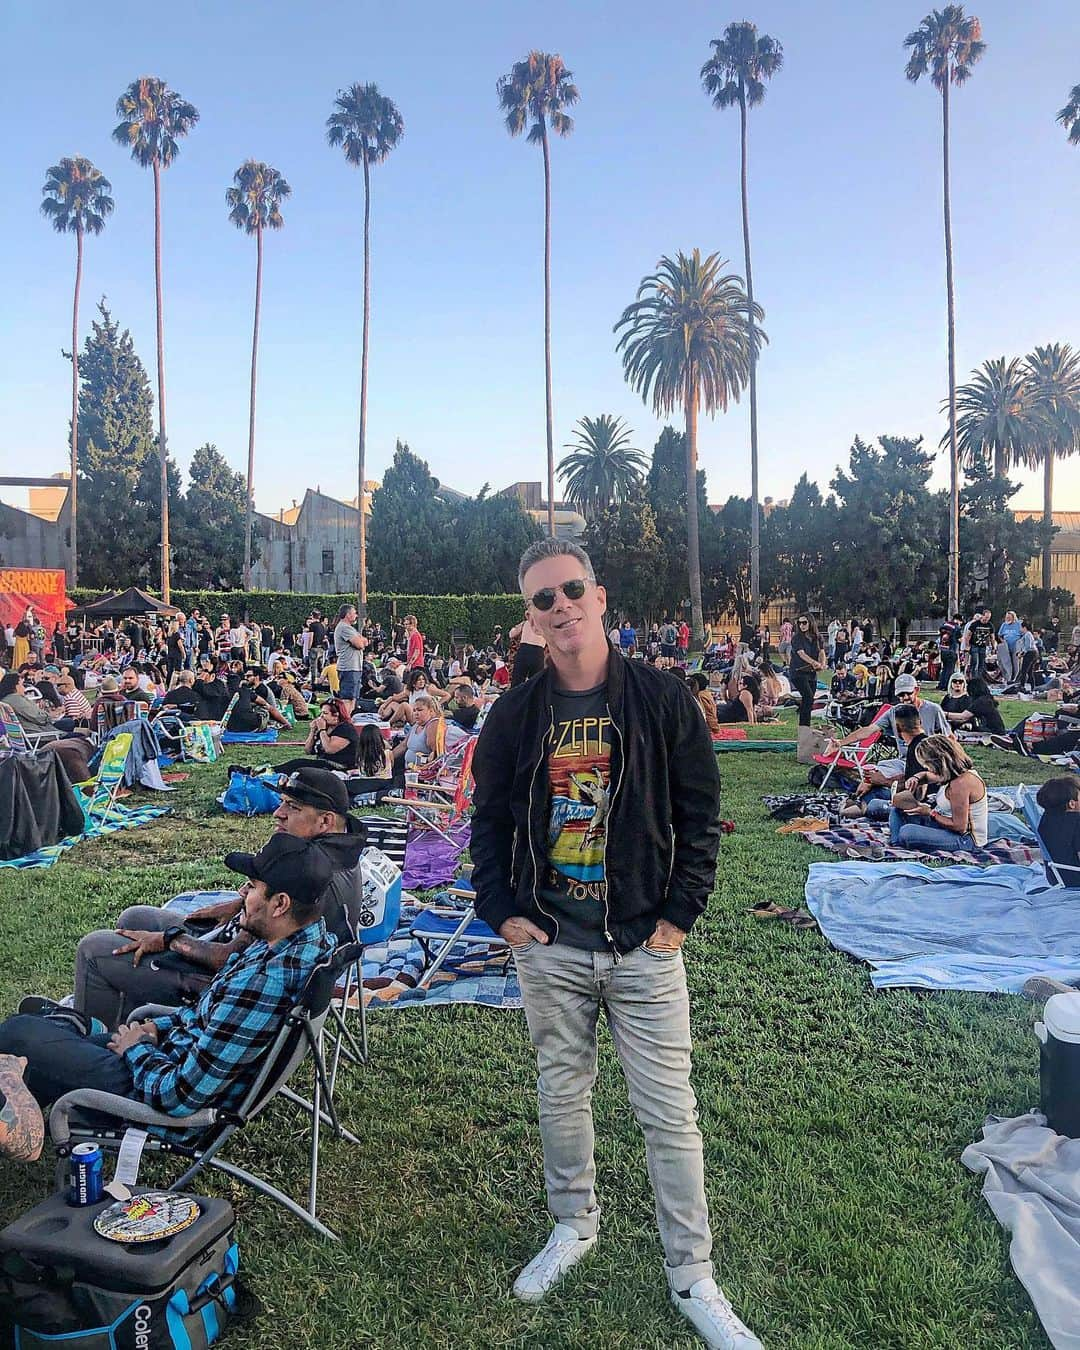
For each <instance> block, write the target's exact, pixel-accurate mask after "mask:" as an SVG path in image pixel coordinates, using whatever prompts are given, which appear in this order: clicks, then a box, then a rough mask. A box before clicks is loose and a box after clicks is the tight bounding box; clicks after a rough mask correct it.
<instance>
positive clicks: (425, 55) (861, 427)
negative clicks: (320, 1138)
mask: <svg viewBox="0 0 1080 1350" xmlns="http://www.w3.org/2000/svg"><path fill="white" fill-rule="evenodd" d="M925 9H926V5H925V4H924V3H921V2H920V0H914V2H913V3H911V4H901V3H898V2H897V0H871V2H870V3H866V0H822V3H819V4H815V5H807V4H805V3H795V0H760V3H757V4H755V5H754V6H752V7H748V8H746V10H745V13H744V11H743V10H742V9H740V10H738V11H735V10H731V11H729V10H725V9H724V8H723V6H719V7H718V6H717V5H716V4H706V3H704V0H681V3H679V4H678V5H676V6H671V5H662V4H657V3H655V0H651V2H650V3H645V2H644V0H618V2H617V3H606V4H601V3H590V2H589V0H577V2H576V3H569V2H567V0H548V2H547V3H545V4H543V5H541V4H535V3H529V2H528V0H525V2H521V0H519V3H517V4H513V5H507V4H505V3H501V4H495V3H489V2H488V0H484V2H483V3H472V4H463V5H457V6H448V5H446V4H442V3H440V4H435V3H431V0H417V2H416V3H411V4H401V5H397V6H387V5H386V4H378V5H375V4H371V3H369V0H348V2H347V3H339V2H338V0H332V2H331V3H316V4H314V5H310V6H300V5H295V4H292V3H288V4H287V3H284V2H283V0H274V2H273V3H258V2H255V3H250V4H244V5H240V4H238V3H236V2H235V0H233V3H226V4H211V3H207V2H206V0H196V3H193V4H190V5H187V6H183V7H181V8H180V9H179V10H176V9H170V10H168V12H167V13H166V11H161V10H159V9H157V8H156V7H154V6H147V5H145V4H138V5H136V4H132V3H128V2H127V0H114V3H112V4H110V5H109V6H107V7H106V8H104V9H102V8H100V7H94V6H87V5H85V4H78V5H76V4H72V3H68V2H67V0H63V2H61V3H56V4H53V5H51V6H49V7H48V9H47V11H46V9H44V8H43V7H42V6H40V5H38V4H34V3H29V2H28V0H23V3H21V4H20V3H17V0H12V2H11V3H9V4H8V5H6V6H5V7H4V9H3V15H2V16H0V49H2V50H4V52H5V54H6V57H7V60H6V61H5V67H6V69H5V73H4V77H3V79H2V80H0V100H2V105H3V116H2V118H0V126H3V128H4V131H3V133H2V135H3V142H4V143H3V152H4V153H3V162H4V165H5V181H6V184H7V187H6V189H5V192H4V194H3V201H2V202H0V228H2V237H3V241H4V243H3V247H2V248H0V295H2V296H3V305H2V310H0V314H2V318H0V465H2V467H3V470H4V471H5V472H8V473H12V472H19V471H20V470H26V469H36V470H37V471H38V472H52V471H55V470H58V469H61V468H62V467H63V465H64V459H65V453H66V452H65V439H66V436H67V418H68V406H69V404H68V399H69V387H70V386H69V368H68V366H67V363H66V362H65V361H63V360H62V358H61V356H60V349H61V346H66V345H67V344H68V343H69V341H70V322H71V319H70V304H71V285H72V276H73V270H74V241H73V240H72V239H70V238H68V237H62V236H58V235H56V234H54V233H53V231H52V230H51V228H50V227H49V225H48V223H47V222H46V221H45V220H44V219H43V218H42V217H41V216H40V215H39V212H38V208H39V202H40V193H41V184H42V182H43V179H44V172H45V169H46V168H47V167H48V166H49V165H50V164H52V163H54V162H55V161H56V160H57V159H59V158H60V157H61V156H63V155H74V154H82V155H86V156H88V157H90V158H91V159H92V160H93V161H94V162H95V163H96V164H97V165H98V166H99V167H100V168H101V169H102V170H103V172H104V173H105V174H106V175H107V176H108V177H109V178H110V179H111V180H112V184H113V192H114V196H115V199H116V211H115V214H114V216H113V217H112V219H111V220H110V222H109V225H108V228H107V230H106V232H105V234H104V235H103V236H102V237H101V238H99V239H92V240H90V241H89V242H88V246H87V250H86V265H85V274H84V277H85V279H84V288H83V332H84V334H85V332H86V331H87V330H88V328H89V323H90V319H91V317H92V315H93V312H94V303H95V301H96V299H97V297H98V296H99V295H101V294H102V293H104V294H106V295H107V297H108V300H109V304H110V305H111V307H112V310H113V313H114V315H115V316H116V318H117V319H119V321H120V322H121V324H122V325H124V326H128V327H130V329H131V331H132V333H133V334H134V337H135V342H136V346H137V348H138V350H139V352H140V354H141V355H142V358H143V360H144V362H145V363H146V365H147V368H148V370H149V371H150V373H151V376H152V375H153V368H154V292H153V212H152V198H153V193H152V183H151V177H150V174H149V172H148V171H145V170H141V169H139V168H138V167H137V166H136V165H135V164H134V163H133V162H132V161H131V160H130V158H129V157H128V155H127V154H126V153H125V152H124V151H123V150H122V149H121V148H120V147H119V146H117V145H115V144H114V143H113V142H112V141H111V139H110V131H111V129H112V127H113V126H114V124H115V122H116V118H115V115H114V105H115V101H116V98H117V96H118V94H119V93H120V92H121V90H122V89H123V88H124V87H125V85H126V84H127V83H128V82H129V81H130V80H132V79H134V78H135V77H137V76H139V75H142V74H153V75H158V76H160V77H162V78H164V79H165V80H167V81H168V83H169V84H170V85H172V86H173V87H174V88H175V89H177V90H178V91H179V92H180V93H182V94H183V95H184V96H185V97H186V98H188V99H190V100H191V101H192V102H193V103H194V104H195V105H196V106H197V107H198V108H199V110H200V113H201V120H200V122H199V124H198V126H197V127H196V128H195V129H194V131H193V133H192V134H191V136H190V137H189V138H188V139H187V140H186V141H185V142H184V144H183V146H182V150H181V154H180V156H179V158H178V160H177V161H176V163H175V164H174V165H173V167H172V168H171V169H169V171H168V172H167V173H166V174H165V176H164V221H165V225H164V230H165V234H164V240H165V242H164V253H165V305H166V314H165V321H166V358H167V377H168V386H167V387H168V400H169V438H170V450H171V451H172V453H173V454H175V456H176V457H177V459H178V460H179V462H180V465H181V467H186V464H187V462H188V459H189V458H190V455H191V452H192V451H193V450H194V448H195V447H196V446H197V445H199V444H200V443H201V442H203V441H206V440H212V441H215V442H216V443H217V444H218V446H219V447H220V448H221V450H222V451H223V452H224V454H225V455H226V457H227V458H228V459H229V461H230V462H231V463H232V464H234V465H235V466H236V467H237V468H241V467H242V466H243V464H244V462H245V456H246V439H247V381H248V359H249V344H250V324H251V303H252V294H253V288H254V245H253V243H252V241H251V240H249V239H248V238H246V237H245V236H243V235H241V234H240V233H239V232H238V231H236V230H235V229H234V228H233V227H232V226H231V225H230V224H229V223H228V220H227V216H226V208H225V205H224V193H225V189H226V188H227V187H228V185H229V183H230V182H231V179H232V173H233V170H234V169H235V168H236V167H237V166H238V165H239V164H240V163H241V162H242V161H243V160H244V159H245V158H247V157H249V156H252V157H256V158H260V159H265V160H267V161H269V162H270V163H272V164H273V165H275V166H276V167H277V168H279V169H280V170H281V171H282V172H283V173H284V175H285V176H286V178H287V179H288V180H289V182H290V183H291V185H292V189H293V196H292V199H291V200H290V201H289V202H288V203H287V204H286V207H285V215H286V226H285V229H284V230H283V231H281V232H280V233H279V234H277V235H275V236H273V237H271V238H269V239H268V241H267V246H266V262H265V277H264V295H263V323H262V348H261V353H262V355H261V369H260V394H259V427H258V460H257V466H256V497H257V503H258V506H259V508H260V509H261V510H274V509H276V508H277V507H278V506H280V505H282V504H285V505H287V504H288V503H289V502H290V501H291V499H292V498H293V497H297V498H299V497H300V496H301V495H302V492H303V489H304V487H305V486H308V485H311V486H314V485H316V484H319V485H321V487H322V488H323V490H324V491H328V492H332V493H334V494H337V495H340V496H342V497H348V496H352V495H353V494H354V492H355V468H354V456H355V443H356V428H357V402H358V389H359V359H360V296H361V284H360V281H361V203H362V177H361V174H360V173H359V172H358V171H357V170H355V169H352V168H350V167H349V166H347V165H346V163H345V161H344V159H343V158H342V156H341V154H340V152H339V151H331V150H330V149H329V148H328V147H327V146H326V143H325V130H324V127H325V120H326V117H327V115H328V113H329V112H330V109H331V103H332V100H333V97H334V95H335V93H336V91H337V90H338V89H339V88H340V87H342V86H343V85H346V84H348V83H351V82H353V81H366V80H374V81H376V82H377V83H378V85H379V87H380V89H381V90H382V91H383V92H384V93H385V94H387V95H389V96H390V97H392V98H393V99H394V100H395V101H396V103H397V104H398V107H399V108H400V110H401V113H402V115H403V117H404V120H405V137H404V140H403V141H402V143H401V145H400V146H399V148H398V149H397V150H396V151H395V152H394V153H393V155H392V156H391V158H390V159H389V160H388V161H387V162H386V163H385V164H383V165H381V166H379V167H378V168H377V169H375V170H374V172H373V203H374V205H373V218H374V230H373V268H374V272H373V275H374V284H373V318H372V361H371V395H370V414H369V455H370V459H369V463H370V465H371V472H372V475H373V476H379V475H381V473H382V471H383V469H384V468H385V466H386V464H387V463H388V461H389V459H390V457H391V455H392V452H393V446H394V440H395V437H401V438H402V439H405V440H408V441H409V443H410V444H411V446H412V447H413V449H414V450H416V451H417V452H419V453H420V454H422V455H424V456H425V457H426V458H427V459H428V461H429V462H430V464H431V467H432V471H433V472H434V473H435V474H437V475H438V476H439V477H441V478H442V479H443V480H444V481H445V482H447V483H450V484H452V485H454V486H456V487H459V488H462V489H464V490H476V489H478V488H479V487H480V486H481V484H482V483H483V482H485V481H490V482H491V484H492V486H493V487H494V488H498V487H502V486H504V485H506V484H507V483H509V482H512V481H514V480H515V479H539V478H541V477H542V474H543V445H544V397H543V347H542V314H543V301H542V286H541V281H542V270H541V269H542V229H543V226H542V172H541V157H540V152H539V150H538V149H536V148H534V147H531V146H529V145H527V144H526V143H525V142H524V140H523V139H518V140H511V139H510V137H508V136H507V134H506V132H505V130H504V128H503V125H502V121H501V118H500V116H499V113H498V111H497V108H496V100H495V81H496V79H497V78H498V76H499V75H500V74H502V73H503V72H505V71H507V70H509V68H510V66H511V65H512V63H513V62H514V61H515V60H517V59H519V58H521V57H522V56H524V55H525V54H526V52H527V51H528V50H529V49H530V47H540V48H546V49H549V50H553V51H557V52H560V53H561V54H562V56H563V58H564V60H565V61H566V63H567V65H568V66H569V67H570V69H571V70H572V71H573V74H574V77H575V81H576V83H577V84H578V87H579V89H580V91H581V101H580V103H579V105H578V107H577V109H576V110H575V117H576V129H575V131H574V134H573V136H572V137H571V138H570V139H569V140H567V141H561V142H559V143H558V144H556V145H555V146H554V148H553V180H554V188H553V190H554V248H553V270H554V287H553V291H554V299H553V303H554V395H555V416H556V427H555V431H556V442H557V444H559V445H561V444H563V443H564V442H566V441H567V440H568V438H569V434H570V431H571V428H572V426H573V423H574V422H575V420H576V419H577V418H578V417H580V416H582V415H583V414H597V413H600V412H605V411H607V412H613V413H617V414H620V415H622V416H623V417H625V418H626V419H627V421H628V422H629V424H630V425H631V427H633V429H634V432H635V443H636V444H638V445H640V446H642V447H643V448H645V449H649V448H651V446H652V443H653V440H654V439H655V436H656V433H657V430H658V426H659V424H658V423H657V422H656V420H655V419H654V418H653V417H652V415H651V413H650V412H649V411H648V410H647V409H646V408H645V406H644V405H643V404H642V402H641V400H640V399H639V398H638V397H637V396H636V395H634V394H632V393H631V392H630V390H629V389H628V388H627V387H626V385H625V384H624V382H623V379H622V371H621V366H620V363H619V360H618V358H617V356H616V354H615V350H614V339H613V337H612V332H611V328H612V324H613V323H614V322H615V320H616V319H617V318H618V316H619V314H620V312H621V310H622V308H623V306H624V305H625V304H627V303H628V302H629V301H630V300H632V299H633V296H634V291H635V288H636V286H637V284H638V282H639V280H640V279H641V277H642V276H643V275H645V274H646V273H648V272H650V271H651V270H652V268H653V266H654V264H655V263H656V260H657V259H658V257H659V256H660V255H661V254H662V253H673V252H674V251H675V250H677V249H679V248H683V249H690V248H693V247H694V246H699V247H701V248H702V250H703V251H706V252H709V251H719V252H720V253H721V255H722V256H724V257H727V258H730V259H731V261H732V270H735V271H739V272H741V271H742V241H741V233H740V226H739V197H738V178H737V155H738V116H737V113H736V112H734V111H728V112H725V113H718V112H716V111H715V110H714V109H713V108H712V107H711V105H710V103H709V101H708V100H707V99H706V97H705V95H704V94H703V93H702V91H701V87H700V83H699V79H698V70H699V68H700V66H701V63H702V61H703V60H704V59H705V58H706V57H707V56H708V54H709V45H708V44H709V39H710V38H711V37H714V36H718V35H719V34H720V32H721V31H722V29H723V27H724V25H725V24H726V23H727V22H729V21H730V20H732V19H741V18H744V17H751V18H753V19H754V21H755V22H756V23H757V24H758V26H759V29H761V30H762V31H763V32H768V33H770V34H772V35H773V36H774V37H776V38H777V39H779V40H780V41H781V42H782V43H783V46H784V51H785V63H784V67H783V69H782V70H781V72H780V73H779V75H778V76H777V77H776V78H775V80H774V81H773V82H772V84H771V86H770V88H769V90H768V94H767V98H766V101H765V103H764V105H763V106H762V107H761V108H759V109H756V110H755V111H754V112H753V114H752V123H751V226H752V231H753V242H754V271H755V283H756V289H757V294H758V298H759V299H760V300H761V302H762V303H763V304H764V306H765V310H766V318H765V328H766V331H767V332H768V335H769V337H770V339H771V341H770V345H769V347H768V348H767V351H766V354H765V356H764V358H763V359H762V362H761V367H760V408H761V450H762V492H763V495H764V494H771V495H773V496H776V497H783V496H786V495H787V494H788V493H789V491H790V489H791V486H792V484H793V483H794V481H795V479H796V478H797V477H798V475H799V474H800V473H801V472H802V471H803V470H804V469H807V470H809V472H810V473H811V476H812V477H815V478H817V479H818V481H819V482H820V483H821V484H822V486H823V487H824V486H825V484H826V483H827V481H828V479H829V477H830V476H831V474H832V472H833V470H834V466H835V465H836V464H837V462H838V461H840V460H842V459H845V458H846V450H847V447H848V446H849V445H850V442H851V439H852V437H853V436H854V435H855V434H856V433H858V434H860V435H862V436H864V437H873V436H876V435H878V434H879V433H882V432H889V433H897V434H908V435H917V434H923V435H925V436H926V437H927V439H928V440H929V441H931V442H933V443H934V444H936V443H937V440H938V438H939V436H940V434H941V431H942V426H943V423H942V419H941V416H940V413H939V411H938V409H939V403H940V400H941V397H942V395H943V394H944V392H945V359H944V349H945V334H944V314H945V302H944V294H943V290H944V287H943V274H944V264H943V258H942V246H941V214H940V100H939V99H938V98H937V96H936V95H935V94H934V92H933V90H932V88H931V87H930V85H929V84H928V83H926V82H923V83H921V84H919V85H916V86H912V85H910V84H909V83H907V81H906V80H905V79H904V74H903V66H904V60H905V53H904V51H903V50H902V45H901V44H902V41H903V38H904V35H905V34H906V33H907V32H908V31H909V30H910V29H912V28H914V27H915V26H916V25H917V24H918V22H919V21H920V19H921V18H922V16H923V14H924V12H925ZM969 11H974V12H976V13H978V14H979V16H980V17H981V19H982V22H983V28H984V37H985V39H986V41H987V43H988V51H987V53H986V56H985V57H984V59H983V61H982V62H981V63H980V65H979V66H978V67H977V68H976V71H975V75H974V78H973V79H972V80H971V82H970V83H969V84H968V85H967V86H966V87H965V88H964V89H963V90H961V91H960V92H959V94H958V96H957V97H956V99H955V101H954V110H955V112H954V135H953V164H954V173H953V205H954V237H955V248H956V264H957V312H958V334H959V351H958V358H959V361H958V369H959V373H960V378H961V379H963V378H964V377H965V376H966V374H967V372H968V371H970V369H971V368H972V367H973V366H975V365H976V364H978V363H979V362H981V361H982V360H983V359H984V358H986V357H990V356H998V355H1000V354H1002V353H1008V354H1009V355H1013V354H1022V353H1023V352H1025V351H1027V350H1029V349H1030V348H1031V346H1033V345H1034V344H1036V343H1041V342H1050V341H1055V340H1062V341H1071V342H1072V343H1073V344H1074V345H1080V252H1078V249H1077V243H1076V240H1077V233H1076V223H1077V220H1078V218H1080V149H1077V148H1075V147H1070V146H1069V145H1068V143H1067V141H1066V138H1065V135H1064V133H1063V131H1062V129H1061V128H1060V127H1058V126H1057V125H1056V124H1055V122H1054V114H1055V112H1056V111H1057V109H1058V108H1060V107H1061V105H1062V104H1063V103H1064V102H1065V99H1066V96H1067V94H1068V91H1069V89H1070V88H1071V86H1072V85H1074V84H1076V83H1078V82H1080V6H1078V5H1077V4H1076V0H1038V3H1037V4H1035V5H1032V6H1020V5H1017V4H1016V3H1015V0H981V3H976V4H974V5H972V6H969ZM701 462H702V465H703V467H704V468H705V469H706V470H707V472H708V476H709V496H710V499H711V500H714V501H716V500H721V499H723V498H724V497H726V496H727V495H728V494H729V493H731V492H743V493H744V492H746V491H748V489H749V453H748V414H747V409H746V404H745V402H744V403H742V404H739V405H737V406H734V407H733V408H732V410H731V411H730V412H729V413H728V414H727V415H726V416H723V417H718V418H716V420H715V421H711V420H709V419H708V418H705V419H703V422H702V430H701ZM939 479H940V481H942V482H944V474H943V473H940V472H939ZM1058 484H1059V488H1058V493H1057V504H1058V505H1059V507H1061V508H1075V507H1080V465H1077V466H1068V467H1064V468H1062V469H1061V470H1060V472H1059V477H1058ZM9 500H14V498H12V497H10V496H9ZM1040 501H1041V497H1040V491H1039V488H1038V486H1037V484H1036V483H1034V482H1030V483H1028V484H1027V485H1026V486H1025V489H1024V492H1023V494H1022V496H1021V497H1020V498H1019V499H1018V504H1019V505H1026V506H1037V505H1039V504H1040Z"/></svg>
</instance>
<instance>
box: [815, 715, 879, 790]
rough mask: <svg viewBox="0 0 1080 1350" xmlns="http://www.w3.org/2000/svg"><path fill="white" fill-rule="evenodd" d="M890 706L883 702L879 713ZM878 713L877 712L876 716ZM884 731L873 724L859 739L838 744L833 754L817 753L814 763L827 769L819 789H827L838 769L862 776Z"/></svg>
mask: <svg viewBox="0 0 1080 1350" xmlns="http://www.w3.org/2000/svg"><path fill="white" fill-rule="evenodd" d="M888 706H889V705H888V704H887V703H883V704H882V705H881V707H880V708H879V709H878V713H881V712H884V710H885V709H886V708H887V707H888ZM877 715H878V714H875V716H877ZM882 731H883V728H882V727H880V726H877V725H874V724H871V725H870V726H868V727H867V728H866V733H865V734H864V735H863V736H860V737H859V739H858V740H857V741H853V742H851V744H850V745H838V746H837V747H836V749H835V750H834V751H833V753H832V754H831V755H815V756H814V763H815V764H820V765H821V766H822V767H823V768H824V769H825V770H826V773H825V777H824V778H823V779H822V780H821V783H820V785H819V788H818V790H819V791H824V790H825V786H826V784H827V783H828V781H829V779H830V778H831V777H832V776H833V771H834V770H836V769H839V771H840V772H841V773H850V774H855V775H857V776H860V777H861V775H862V771H863V768H864V766H865V765H866V763H867V761H868V760H869V758H870V751H871V750H872V749H873V747H874V746H875V745H877V743H878V741H880V740H881V736H882Z"/></svg>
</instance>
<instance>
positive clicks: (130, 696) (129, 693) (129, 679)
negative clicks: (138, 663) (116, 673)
mask: <svg viewBox="0 0 1080 1350" xmlns="http://www.w3.org/2000/svg"><path fill="white" fill-rule="evenodd" d="M120 692H121V694H123V696H124V698H125V700H126V701H127V702H128V703H145V704H146V706H147V707H149V706H150V704H151V703H153V701H154V698H153V695H152V694H149V693H147V691H146V690H145V689H143V688H142V686H141V684H140V683H139V672H138V671H137V670H136V669H135V667H134V666H128V668H127V669H126V670H125V671H124V672H123V673H122V674H121V676H120Z"/></svg>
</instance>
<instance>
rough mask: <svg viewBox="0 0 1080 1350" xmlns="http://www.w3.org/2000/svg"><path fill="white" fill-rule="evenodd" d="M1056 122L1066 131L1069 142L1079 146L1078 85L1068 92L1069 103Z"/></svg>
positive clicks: (1079, 87)
mask: <svg viewBox="0 0 1080 1350" xmlns="http://www.w3.org/2000/svg"><path fill="white" fill-rule="evenodd" d="M1057 121H1059V122H1060V123H1061V125H1062V126H1063V127H1065V129H1066V130H1067V131H1068V133H1069V140H1070V142H1071V143H1072V144H1073V145H1080V84H1074V85H1073V87H1072V88H1071V89H1070V90H1069V101H1068V103H1066V104H1065V106H1064V108H1062V110H1061V111H1060V112H1059V113H1058V115H1057Z"/></svg>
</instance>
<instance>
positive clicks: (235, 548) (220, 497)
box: [173, 442, 259, 590]
mask: <svg viewBox="0 0 1080 1350" xmlns="http://www.w3.org/2000/svg"><path fill="white" fill-rule="evenodd" d="M246 507H247V486H246V483H245V479H244V475H243V474H242V473H238V472H237V471H236V470H235V469H232V468H230V467H229V465H228V464H227V463H226V461H225V457H224V456H223V455H222V453H221V451H220V450H219V449H218V448H217V446H216V445H212V444H210V443H209V442H207V444H206V445H200V446H199V448H198V449H197V450H196V451H195V453H194V455H192V457H191V465H190V467H189V469H188V489H187V492H186V494H185V495H184V500H183V502H182V504H181V506H180V510H179V512H178V513H177V524H178V528H177V530H176V532H175V533H176V547H175V552H174V555H173V572H174V579H175V581H176V584H177V585H178V586H182V587H187V588H189V589H192V590H203V589H211V590H232V589H235V588H237V587H239V586H240V584H241V582H242V580H243V575H244V528H245V521H246V514H247V510H246ZM256 527H257V522H256ZM251 557H252V561H253V562H256V561H258V557H259V549H258V534H257V531H256V534H255V536H254V537H253V539H252V554H251Z"/></svg>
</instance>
